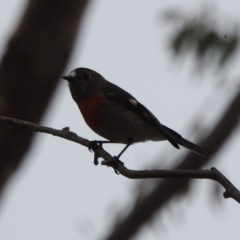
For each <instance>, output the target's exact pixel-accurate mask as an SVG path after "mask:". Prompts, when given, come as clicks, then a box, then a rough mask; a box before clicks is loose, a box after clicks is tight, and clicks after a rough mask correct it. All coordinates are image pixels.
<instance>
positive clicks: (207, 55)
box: [164, 10, 239, 67]
mask: <svg viewBox="0 0 240 240" xmlns="http://www.w3.org/2000/svg"><path fill="white" fill-rule="evenodd" d="M209 15H211V18H210V16H209ZM213 15H214V14H212V12H210V13H209V12H207V11H205V12H204V13H201V14H199V15H198V16H194V15H193V14H192V15H191V16H188V15H187V14H186V13H183V12H180V11H173V10H171V11H167V12H165V14H164V18H165V20H168V21H169V22H172V23H175V25H174V26H175V27H176V28H177V29H175V32H174V35H173V37H172V39H171V42H170V47H171V49H172V50H173V52H174V53H175V54H176V55H180V54H185V53H187V52H194V53H195V55H196V57H197V60H198V62H199V61H201V62H203V61H205V62H207V63H209V62H214V60H215V61H217V65H218V66H219V67H221V66H222V65H223V64H225V63H226V62H227V61H229V60H230V58H231V57H233V56H234V53H235V52H236V51H237V49H238V46H239V31H238V25H237V24H235V26H233V25H234V24H232V23H231V24H227V28H226V30H224V28H225V27H224V26H218V25H217V22H218V20H217V19H215V20H214V21H213V20H212V18H213ZM222 20H223V19H221V21H222ZM222 22H224V24H225V25H226V21H222ZM224 24H222V25H224ZM229 26H231V27H229Z"/></svg>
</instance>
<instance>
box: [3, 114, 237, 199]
mask: <svg viewBox="0 0 240 240" xmlns="http://www.w3.org/2000/svg"><path fill="white" fill-rule="evenodd" d="M0 121H2V122H6V123H13V124H17V125H21V126H24V127H28V128H31V129H33V130H34V131H36V132H42V133H48V134H51V135H53V136H58V137H61V138H64V139H66V140H69V141H72V142H75V143H78V144H80V145H82V146H85V147H89V146H90V143H91V141H89V140H87V139H84V138H82V137H80V136H78V135H77V134H76V133H74V132H71V131H70V130H69V128H68V127H66V128H63V129H62V130H58V129H54V128H50V127H44V126H41V125H38V124H35V123H31V122H27V121H23V120H19V119H15V118H9V117H5V116H0ZM92 150H93V151H94V153H95V156H97V157H102V158H103V159H104V161H103V162H102V165H107V166H109V162H112V161H114V157H112V156H111V155H110V154H109V153H108V152H106V151H105V150H104V149H103V148H102V147H101V146H99V145H97V144H95V145H93V146H92ZM114 168H115V169H116V170H117V171H119V173H121V174H122V175H123V176H125V177H128V178H130V179H145V178H171V179H175V178H181V179H184V178H191V179H210V180H214V181H216V182H219V183H220V184H221V185H222V186H223V187H224V188H225V190H226V191H225V192H224V194H223V196H224V197H225V198H233V199H234V200H236V201H237V202H238V203H240V192H239V190H238V189H237V188H236V187H235V186H234V185H233V184H232V183H231V182H230V181H229V180H228V179H227V178H226V177H225V176H224V175H223V174H222V173H221V172H219V171H218V170H217V169H216V168H211V169H210V170H144V171H136V170H130V169H127V168H126V167H125V166H124V165H123V163H122V162H121V161H118V162H117V163H116V164H115V165H114Z"/></svg>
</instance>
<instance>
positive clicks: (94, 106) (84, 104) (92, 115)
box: [78, 93, 105, 132]
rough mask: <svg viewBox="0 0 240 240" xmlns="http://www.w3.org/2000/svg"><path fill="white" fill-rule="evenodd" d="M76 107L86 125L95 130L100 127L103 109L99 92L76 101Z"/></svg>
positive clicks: (103, 113)
mask: <svg viewBox="0 0 240 240" xmlns="http://www.w3.org/2000/svg"><path fill="white" fill-rule="evenodd" d="M78 107H79V109H80V111H81V113H82V115H83V118H84V120H85V122H86V123H87V125H88V126H89V127H90V128H91V129H92V130H93V131H95V132H98V131H99V128H101V126H102V123H103V120H104V115H105V111H104V108H103V104H102V97H101V96H100V94H97V93H94V94H91V95H90V96H88V97H85V98H83V99H81V101H79V102H78Z"/></svg>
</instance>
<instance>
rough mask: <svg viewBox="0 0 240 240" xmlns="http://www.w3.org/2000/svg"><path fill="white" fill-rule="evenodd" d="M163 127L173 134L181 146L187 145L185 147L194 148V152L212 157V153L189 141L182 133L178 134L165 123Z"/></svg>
mask: <svg viewBox="0 0 240 240" xmlns="http://www.w3.org/2000/svg"><path fill="white" fill-rule="evenodd" d="M163 127H164V128H165V129H166V130H167V131H168V132H170V133H171V135H172V138H173V139H174V140H175V141H176V142H177V143H178V144H179V145H181V146H183V147H185V148H188V149H190V150H192V151H193V152H195V153H197V154H199V155H201V156H203V157H206V158H209V157H211V154H210V153H209V152H208V151H206V150H204V149H203V148H201V147H199V146H197V145H196V144H194V143H192V142H190V141H188V140H187V139H185V138H183V137H182V136H181V135H180V134H178V133H177V132H175V131H173V130H172V129H170V128H168V127H166V126H164V125H163Z"/></svg>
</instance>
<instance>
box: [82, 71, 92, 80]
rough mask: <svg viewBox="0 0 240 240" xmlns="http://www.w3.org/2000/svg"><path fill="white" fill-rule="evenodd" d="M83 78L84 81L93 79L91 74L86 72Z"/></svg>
mask: <svg viewBox="0 0 240 240" xmlns="http://www.w3.org/2000/svg"><path fill="white" fill-rule="evenodd" d="M83 78H84V79H89V78H91V75H90V73H88V72H84V73H83Z"/></svg>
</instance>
